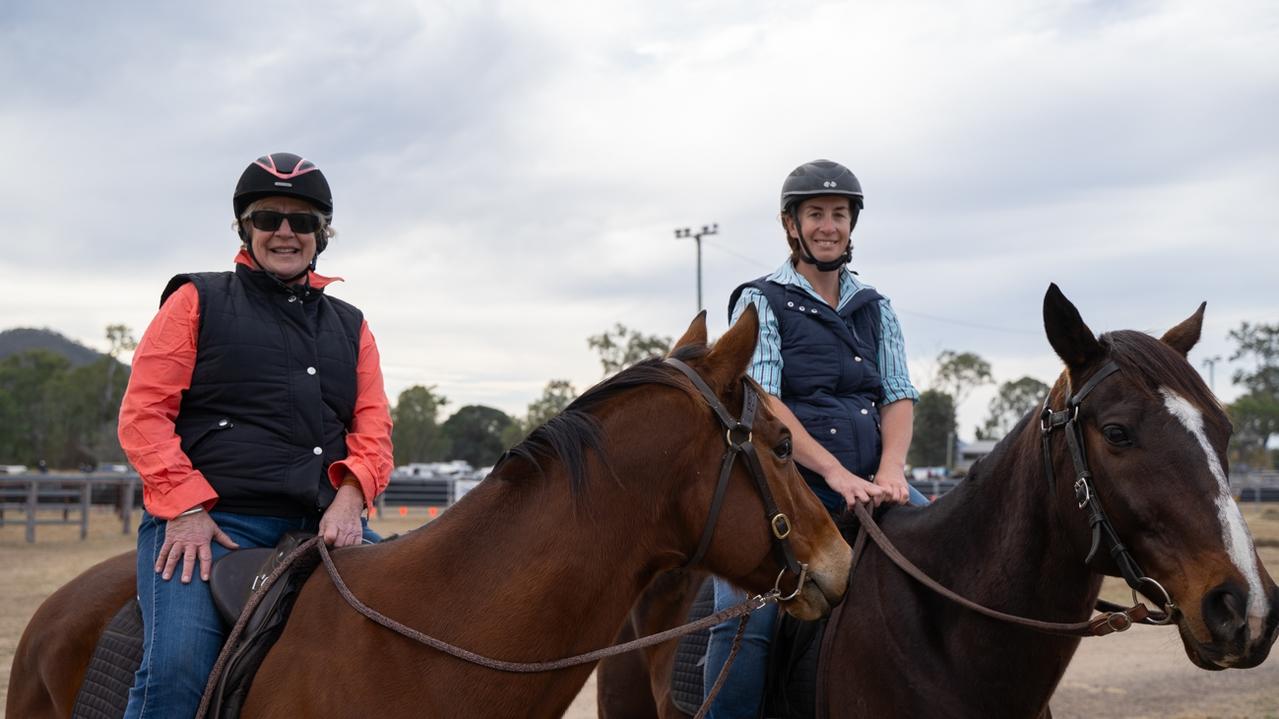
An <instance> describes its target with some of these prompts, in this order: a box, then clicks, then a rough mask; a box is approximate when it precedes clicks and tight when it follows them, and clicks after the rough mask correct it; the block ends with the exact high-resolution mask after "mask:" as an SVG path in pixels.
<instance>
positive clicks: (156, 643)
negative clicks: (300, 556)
mask: <svg viewBox="0 0 1279 719" xmlns="http://www.w3.org/2000/svg"><path fill="white" fill-rule="evenodd" d="M209 518H211V519H212V520H213V521H214V522H216V523H217V525H218V526H219V527H221V528H222V531H224V532H226V533H227V535H229V536H230V537H231V539H233V540H235V543H236V544H238V545H240V547H241V548H244V549H248V548H250V547H274V546H275V545H276V543H277V542H278V541H279V539H280V537H281V536H282V535H283V534H284V533H285V532H287V531H290V530H295V529H297V530H307V531H312V532H313V531H315V530H316V527H317V524H318V520H315V519H306V518H302V517H295V518H285V517H261V516H254V515H247V514H231V513H229V512H216V511H215V512H210V513H209ZM167 526H168V522H166V521H165V520H163V519H156V518H155V517H152V516H151V515H150V514H147V513H143V515H142V523H141V524H140V525H139V526H138V603H139V605H141V608H142V625H143V645H142V646H143V649H142V664H141V666H139V667H138V672H137V674H135V675H134V677H133V688H132V689H130V690H129V706H128V708H127V709H126V710H125V712H124V715H125V717H126V718H127V719H141V718H143V717H146V718H152V717H153V718H154V719H180V718H184V717H192V716H195V712H196V710H197V709H198V708H199V706H200V698H201V697H202V696H203V695H204V685H205V683H207V681H208V678H209V672H211V671H212V670H213V665H214V663H215V662H216V661H217V658H218V653H219V652H220V651H221V650H222V640H223V638H224V637H225V636H226V629H224V628H223V626H222V618H221V617H220V616H219V615H218V611H217V608H216V607H214V605H213V595H212V593H210V592H209V585H208V584H207V583H205V582H204V581H203V580H202V579H200V572H199V566H198V564H197V566H196V569H195V571H194V572H193V574H192V577H191V583H190V584H183V583H182V581H181V579H179V577H180V576H181V564H179V566H178V568H177V569H176V570H175V571H174V573H173V578H172V579H170V580H168V581H165V580H164V579H163V578H162V577H161V576H160V575H159V574H157V573H156V571H155V562H156V558H157V557H158V556H159V551H160V547H161V546H163V545H164V531H165V528H166V527H167ZM378 539H379V537H378V536H377V535H376V534H375V533H373V532H372V531H371V530H370V529H369V528H368V524H367V523H365V525H364V541H365V542H366V543H370V542H376V541H378ZM229 551H230V550H228V549H226V548H225V547H223V546H222V545H220V544H218V543H217V542H214V543H213V559H214V561H217V560H218V559H220V558H221V557H223V556H225V555H226V554H227V553H228V552H229Z"/></svg>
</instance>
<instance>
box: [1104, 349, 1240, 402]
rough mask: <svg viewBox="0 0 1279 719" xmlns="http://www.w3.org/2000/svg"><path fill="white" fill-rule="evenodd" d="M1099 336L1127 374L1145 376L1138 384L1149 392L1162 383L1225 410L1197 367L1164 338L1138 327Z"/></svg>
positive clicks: (1151, 393) (1195, 400) (1193, 399)
mask: <svg viewBox="0 0 1279 719" xmlns="http://www.w3.org/2000/svg"><path fill="white" fill-rule="evenodd" d="M1098 339H1099V340H1100V342H1101V344H1102V346H1104V347H1106V348H1108V349H1109V350H1110V352H1109V354H1110V359H1111V360H1113V361H1114V362H1115V364H1117V365H1119V369H1120V370H1121V371H1123V373H1124V374H1125V375H1127V376H1129V377H1131V378H1141V379H1142V380H1143V381H1142V382H1140V383H1138V387H1139V388H1140V389H1141V390H1143V391H1145V392H1146V393H1147V394H1149V395H1155V394H1156V393H1157V392H1158V391H1159V388H1160V387H1167V388H1168V389H1171V390H1173V391H1175V392H1176V393H1177V394H1179V395H1181V396H1183V397H1185V398H1186V399H1188V400H1190V401H1191V402H1193V403H1194V404H1196V405H1198V406H1199V407H1200V408H1201V409H1205V410H1216V411H1224V409H1223V408H1222V406H1221V402H1220V401H1219V400H1218V399H1217V398H1216V397H1215V396H1213V394H1212V391H1211V390H1210V389H1208V385H1206V384H1204V381H1203V378H1202V377H1200V376H1199V373H1198V372H1196V371H1195V369H1194V367H1191V366H1190V363H1189V362H1187V361H1186V358H1185V357H1184V356H1182V355H1181V353H1179V352H1177V350H1175V349H1173V348H1172V347H1170V346H1168V345H1167V344H1166V343H1164V342H1162V341H1161V340H1158V339H1156V338H1154V337H1151V336H1150V335H1148V334H1146V333H1144V332H1137V331H1135V330H1116V331H1114V332H1107V333H1105V334H1103V335H1101V337H1099V338H1098Z"/></svg>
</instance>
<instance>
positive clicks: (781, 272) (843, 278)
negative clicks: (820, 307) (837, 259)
mask: <svg viewBox="0 0 1279 719" xmlns="http://www.w3.org/2000/svg"><path fill="white" fill-rule="evenodd" d="M768 279H769V281H771V282H776V283H777V284H779V285H794V286H795V287H798V288H800V289H801V290H803V291H805V292H807V293H808V294H810V295H812V296H813V298H814V299H817V300H821V301H822V302H823V303H825V302H826V300H825V299H824V298H823V297H822V296H821V295H819V294H817V290H815V289H813V285H812V284H811V283H810V282H809V281H808V279H807V278H805V277H804V276H803V275H801V274H800V273H799V272H798V271H797V270H796V269H795V266H794V265H792V264H791V261H790V260H786V261H785V262H783V263H782V266H781V267H778V268H777V270H775V271H774V272H773V274H771V275H769V276H768ZM868 286H869V285H865V284H863V283H861V282H860V281H858V279H857V277H856V276H855V275H853V273H852V272H851V271H850V270H849V269H848V268H847V267H844V268H841V269H840V270H839V307H836V308H835V309H836V310H838V309H839V308H840V307H843V306H844V305H846V304H848V302H849V300H851V299H853V295H855V294H857V293H858V292H861V291H862V290H864V289H866V288H867V287H868Z"/></svg>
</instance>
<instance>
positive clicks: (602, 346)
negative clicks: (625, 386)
mask: <svg viewBox="0 0 1279 719" xmlns="http://www.w3.org/2000/svg"><path fill="white" fill-rule="evenodd" d="M671 342H672V340H671V338H670V337H663V336H661V335H646V334H644V333H642V332H640V331H639V330H632V329H628V328H627V327H626V325H624V324H622V323H621V322H618V323H617V324H616V325H614V326H613V329H611V330H605V331H604V332H602V333H600V334H598V335H594V336H592V337H587V338H586V345H587V346H588V347H590V348H591V349H593V350H595V351H596V352H599V354H600V364H601V365H603V367H604V375H605V376H608V375H611V374H613V373H615V372H620V371H621V370H623V369H625V368H627V367H630V366H631V365H633V364H635V363H636V362H639V361H640V360H642V359H646V358H648V357H651V356H653V355H664V354H666V353H667V352H669V351H670V348H671Z"/></svg>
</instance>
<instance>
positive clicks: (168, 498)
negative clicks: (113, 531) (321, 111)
mask: <svg viewBox="0 0 1279 719" xmlns="http://www.w3.org/2000/svg"><path fill="white" fill-rule="evenodd" d="M232 204H233V206H234V209H235V217H236V220H235V230H236V232H237V234H238V235H239V238H240V243H241V248H240V252H239V254H238V255H237V256H236V258H235V269H234V271H230V272H205V273H191V274H182V275H178V276H176V277H174V278H173V279H172V280H170V281H169V284H168V286H167V287H166V288H165V290H164V292H163V294H162V296H161V300H160V302H161V306H160V311H159V313H158V314H157V315H156V317H155V319H154V320H152V322H151V325H150V326H149V327H148V328H147V331H146V333H145V334H144V335H143V337H142V341H141V342H140V343H139V345H138V349H137V352H136V353H135V355H134V358H133V370H132V374H131V376H130V378H129V388H128V390H127V392H126V393H125V397H124V401H123V403H122V405H121V408H120V444H121V446H122V447H123V449H124V451H125V453H126V454H127V455H128V456H129V460H130V461H131V462H132V463H133V466H134V467H136V468H137V470H138V473H139V474H140V475H141V477H142V485H143V503H144V505H145V508H146V511H145V513H144V514H143V516H142V522H141V524H140V526H139V528H138V569H137V573H138V600H139V604H140V605H141V608H142V617H143V625H144V627H145V643H144V645H143V646H144V654H143V657H142V665H141V667H140V668H139V669H138V673H137V675H136V676H135V677H134V686H133V689H132V691H131V692H130V694H129V705H128V710H127V711H126V713H125V716H126V717H166V718H167V717H189V716H193V715H194V714H195V712H196V709H197V707H198V705H199V703H200V697H201V695H202V693H203V691H204V685H205V682H206V680H207V679H208V675H209V672H210V671H211V670H212V668H213V664H214V662H215V661H216V659H217V655H218V652H219V650H220V649H221V643H222V637H223V628H222V624H221V620H220V619H219V617H218V615H217V611H216V609H215V608H214V606H213V600H212V596H211V594H210V592H209V588H208V585H207V584H206V582H207V581H208V578H209V570H210V567H211V565H212V563H213V561H214V560H216V559H218V558H219V557H221V556H223V555H224V554H226V553H227V552H228V551H230V550H231V549H235V548H238V547H271V546H275V544H276V543H277V541H278V540H279V538H280V537H281V535H283V534H284V533H285V532H287V531H289V530H310V531H314V532H318V533H319V534H321V535H322V536H323V537H324V539H325V541H326V542H327V543H328V544H329V545H331V546H333V547H345V546H348V545H354V544H360V543H361V542H372V541H376V540H377V537H376V535H374V534H372V533H371V532H370V531H369V530H368V526H367V522H366V521H365V520H364V518H363V512H364V510H365V508H366V507H369V506H371V505H372V503H373V500H374V498H375V497H376V496H377V495H378V494H379V493H380V492H381V491H382V490H383V489H384V488H385V487H386V484H387V482H388V481H389V479H390V475H391V470H392V468H393V460H392V454H391V420H390V416H389V414H388V411H387V399H386V393H385V391H384V390H383V386H382V371H381V367H380V364H379V359H378V351H377V345H376V344H375V343H374V340H373V335H372V334H371V333H370V332H369V327H368V323H367V322H366V321H365V320H364V316H363V314H362V313H361V312H360V310H359V309H357V308H356V307H354V306H352V305H350V304H348V303H346V302H343V301H341V300H339V299H336V298H334V297H331V296H329V295H328V294H327V293H326V288H327V286H328V285H329V284H330V283H331V282H333V281H334V279H333V278H328V277H324V276H323V275H320V274H318V273H316V272H315V264H316V258H317V257H318V256H319V255H320V253H321V252H323V251H324V249H325V247H327V245H328V243H329V240H330V239H331V238H332V237H333V235H334V232H333V229H332V227H331V226H330V221H331V220H332V217H333V198H332V194H331V193H330V190H329V184H328V181H327V180H326V179H325V177H324V174H323V173H321V172H320V170H319V168H317V167H316V166H315V165H314V164H313V163H311V162H309V161H307V160H304V159H302V158H301V157H299V156H297V155H293V154H290V153H275V154H272V155H266V156H264V157H260V158H258V159H257V160H255V161H254V162H253V163H251V164H250V165H249V166H248V168H247V169H245V171H244V173H243V174H242V175H241V177H240V181H239V183H238V184H237V185H236V188H235V194H234V197H233V203H232ZM197 569H198V571H197ZM175 579H177V581H174V580H175Z"/></svg>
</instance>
